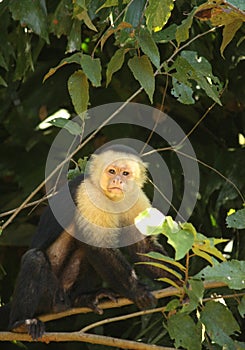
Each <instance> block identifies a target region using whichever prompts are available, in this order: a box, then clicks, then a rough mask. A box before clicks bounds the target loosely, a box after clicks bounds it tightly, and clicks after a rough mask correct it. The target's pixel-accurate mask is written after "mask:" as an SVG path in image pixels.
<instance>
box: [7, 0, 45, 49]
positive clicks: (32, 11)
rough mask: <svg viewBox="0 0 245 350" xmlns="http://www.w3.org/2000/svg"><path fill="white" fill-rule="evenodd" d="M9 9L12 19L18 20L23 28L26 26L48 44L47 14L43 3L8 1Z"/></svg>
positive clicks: (37, 1) (39, 1)
mask: <svg viewBox="0 0 245 350" xmlns="http://www.w3.org/2000/svg"><path fill="white" fill-rule="evenodd" d="M9 9H10V11H11V12H12V16H13V19H15V20H19V21H20V22H21V24H22V25H23V26H28V27H29V28H30V29H32V30H33V32H34V33H36V34H37V35H40V36H41V37H42V38H43V39H44V40H45V41H46V42H47V43H49V37H48V21H47V13H46V8H45V7H44V6H43V1H41V0H35V1H33V0H21V1H15V0H10V3H9Z"/></svg>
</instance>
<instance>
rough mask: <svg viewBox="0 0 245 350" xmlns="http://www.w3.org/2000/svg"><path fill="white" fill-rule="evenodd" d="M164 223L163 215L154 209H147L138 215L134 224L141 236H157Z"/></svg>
mask: <svg viewBox="0 0 245 350" xmlns="http://www.w3.org/2000/svg"><path fill="white" fill-rule="evenodd" d="M164 221H165V215H163V213H161V212H160V211H159V210H158V209H156V208H147V209H146V210H144V211H143V212H142V213H140V214H139V215H138V216H137V217H136V218H135V219H134V223H135V226H136V227H137V229H138V230H139V231H140V232H141V233H142V234H143V235H150V234H153V233H154V234H157V233H159V232H161V230H160V229H159V228H161V227H162V224H163V223H164Z"/></svg>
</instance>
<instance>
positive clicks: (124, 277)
mask: <svg viewBox="0 0 245 350" xmlns="http://www.w3.org/2000/svg"><path fill="white" fill-rule="evenodd" d="M85 249H86V255H87V258H88V260H89V262H90V264H91V265H92V266H93V267H94V269H95V270H96V271H97V273H98V274H99V275H100V276H101V277H102V279H103V280H104V281H106V282H107V283H108V284H109V286H111V287H112V289H113V290H114V291H115V292H117V293H119V294H120V295H121V296H124V297H126V298H129V299H131V300H133V301H134V302H135V303H136V305H137V306H138V307H139V308H140V309H144V308H146V307H149V306H154V305H155V304H156V300H155V298H154V296H153V295H152V294H151V293H150V292H149V291H148V290H147V288H146V287H145V286H144V285H143V284H141V283H140V282H139V280H138V278H137V276H136V273H135V271H134V269H133V268H132V267H131V265H130V264H129V263H128V261H127V260H126V259H125V257H124V256H123V254H122V253H121V252H120V251H119V250H117V249H112V248H97V247H93V246H88V245H86V247H85Z"/></svg>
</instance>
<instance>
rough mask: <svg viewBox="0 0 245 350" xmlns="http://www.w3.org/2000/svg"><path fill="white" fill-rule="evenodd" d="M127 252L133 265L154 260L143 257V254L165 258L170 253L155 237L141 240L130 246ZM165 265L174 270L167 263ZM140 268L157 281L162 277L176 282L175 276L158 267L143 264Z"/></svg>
mask: <svg viewBox="0 0 245 350" xmlns="http://www.w3.org/2000/svg"><path fill="white" fill-rule="evenodd" d="M127 251H128V254H129V256H130V257H131V259H132V260H133V263H137V262H152V261H153V260H152V259H151V258H148V257H147V256H144V255H142V254H147V253H149V252H157V253H161V254H163V255H165V256H168V253H167V252H166V251H165V249H164V248H163V246H162V245H161V244H160V243H159V242H158V241H157V239H156V238H154V237H146V238H144V239H143V240H140V241H138V242H137V243H135V244H133V245H131V246H128V247H127ZM165 265H166V266H169V267H170V268H172V266H170V265H168V264H167V263H165ZM139 268H140V270H142V271H143V272H144V273H145V274H146V275H148V276H149V277H150V278H154V279H157V278H161V277H168V278H170V279H173V280H175V277H174V275H172V274H171V273H168V272H167V271H166V270H163V269H160V268H158V267H155V266H152V265H148V264H145V265H144V264H142V265H140V267H139Z"/></svg>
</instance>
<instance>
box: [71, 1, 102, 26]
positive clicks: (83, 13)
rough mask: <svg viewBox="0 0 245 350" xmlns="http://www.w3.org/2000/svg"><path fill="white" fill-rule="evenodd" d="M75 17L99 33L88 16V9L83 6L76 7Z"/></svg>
mask: <svg viewBox="0 0 245 350" xmlns="http://www.w3.org/2000/svg"><path fill="white" fill-rule="evenodd" d="M75 9H76V10H75ZM74 16H75V17H76V18H78V19H79V21H84V23H85V24H86V26H87V27H88V28H89V29H91V30H94V31H95V32H97V29H96V27H95V26H94V24H93V22H92V21H91V18H90V17H89V15H88V11H87V9H85V8H84V7H81V6H74Z"/></svg>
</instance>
